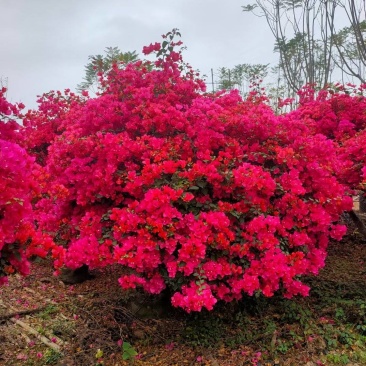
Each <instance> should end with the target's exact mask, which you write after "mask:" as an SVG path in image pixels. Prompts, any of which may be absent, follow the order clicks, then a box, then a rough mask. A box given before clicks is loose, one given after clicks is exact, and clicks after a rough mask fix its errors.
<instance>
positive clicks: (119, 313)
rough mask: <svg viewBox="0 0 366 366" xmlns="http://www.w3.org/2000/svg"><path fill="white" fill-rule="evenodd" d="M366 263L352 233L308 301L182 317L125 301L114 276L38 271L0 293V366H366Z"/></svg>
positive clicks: (250, 301)
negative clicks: (70, 277)
mask: <svg viewBox="0 0 366 366" xmlns="http://www.w3.org/2000/svg"><path fill="white" fill-rule="evenodd" d="M351 231H352V230H351ZM365 263H366V244H365V243H364V242H363V240H361V238H360V237H359V236H358V235H357V233H355V232H350V235H348V236H347V238H346V239H345V240H343V241H342V242H341V243H332V244H331V246H330V249H329V256H328V259H327V263H326V267H325V269H324V270H322V272H321V273H320V275H319V276H318V277H314V278H309V279H306V281H307V282H308V283H309V284H310V285H311V288H312V291H311V295H310V296H309V297H308V298H299V299H293V300H285V299H282V298H280V297H277V296H276V297H274V298H271V299H265V298H262V297H259V298H257V299H256V298H245V299H243V301H241V302H240V303H237V304H229V305H226V306H223V305H222V306H218V307H217V309H216V310H215V311H214V312H211V313H201V314H193V315H187V314H184V313H183V312H182V311H178V310H176V309H172V308H171V306H170V305H169V303H168V302H167V301H166V299H164V298H161V297H160V298H157V297H151V296H147V295H144V294H141V293H138V292H137V293H136V292H135V293H124V292H123V291H122V290H121V288H120V287H119V285H118V283H117V280H118V277H119V276H120V275H121V274H122V271H123V270H122V269H121V268H120V267H111V268H108V269H105V270H98V271H94V272H93V275H94V276H95V278H93V279H91V280H88V281H86V282H84V283H81V284H75V285H65V284H64V283H63V282H61V281H60V279H59V278H58V277H54V276H53V275H52V267H51V264H50V263H49V262H47V261H38V262H35V263H34V264H33V271H32V274H31V275H30V276H29V277H27V278H21V277H19V276H14V277H13V278H11V280H10V284H9V286H5V287H3V288H1V289H0V365H6V366H10V365H15V366H16V365H26V366H27V365H28V366H30V365H34V366H40V365H59V366H61V365H63V366H89V365H92V366H100V365H105V366H112V365H113V366H118V365H177V366H178V365H212V366H229V365H257V366H265V365H306V366H321V365H349V366H351V365H353V366H355V365H360V366H361V365H366V346H365V344H366V342H365V341H366V269H365Z"/></svg>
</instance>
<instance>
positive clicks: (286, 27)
mask: <svg viewBox="0 0 366 366" xmlns="http://www.w3.org/2000/svg"><path fill="white" fill-rule="evenodd" d="M326 3H327V2H326V1H317V0H305V1H303V0H269V1H268V0H266V1H262V0H257V1H256V3H255V4H254V5H247V6H243V11H246V12H248V11H249V12H252V13H254V14H256V15H258V16H264V17H265V18H266V21H267V24H268V25H269V28H270V30H271V32H272V34H273V35H274V37H275V48H274V50H275V51H276V52H278V53H279V56H280V57H279V58H280V60H279V68H280V69H281V71H282V74H283V77H284V79H285V81H286V83H287V84H288V86H289V88H290V90H291V91H292V94H293V95H295V94H296V93H297V91H298V90H299V89H300V88H301V87H302V86H303V85H304V84H314V83H317V84H318V85H319V87H323V86H325V85H326V84H328V83H329V82H330V81H331V75H332V71H333V63H332V50H333V44H332V37H331V32H330V28H331V27H333V23H334V11H335V9H334V8H331V9H332V10H333V13H330V12H329V7H327V6H326ZM257 10H259V12H258V13H257Z"/></svg>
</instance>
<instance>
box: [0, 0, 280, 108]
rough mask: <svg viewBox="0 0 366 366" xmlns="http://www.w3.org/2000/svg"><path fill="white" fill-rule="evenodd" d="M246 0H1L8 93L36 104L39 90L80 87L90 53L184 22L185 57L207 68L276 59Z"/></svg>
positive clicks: (130, 45) (0, 70)
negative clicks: (244, 11)
mask: <svg viewBox="0 0 366 366" xmlns="http://www.w3.org/2000/svg"><path fill="white" fill-rule="evenodd" d="M246 3H248V1H245V0H226V1H222V0H104V1H100V0H99V1H97V0H74V1H72V0H0V52H1V55H0V77H2V78H3V80H4V78H8V89H9V90H8V94H7V96H8V99H9V101H11V102H18V101H22V102H23V103H25V104H26V107H27V108H34V107H36V103H35V101H36V96H37V95H39V94H42V93H44V92H48V91H50V90H63V89H65V88H70V89H72V90H73V89H75V88H76V85H77V84H79V83H80V82H81V81H82V78H83V76H84V66H85V65H86V63H87V62H88V56H89V55H96V54H103V51H104V49H105V48H106V47H109V46H118V47H119V48H120V49H121V50H122V51H133V50H136V51H137V52H138V53H139V54H141V50H142V47H143V46H145V45H148V44H150V43H154V42H160V41H161V35H162V34H164V33H167V32H168V31H170V30H171V29H172V28H179V30H180V32H181V34H182V40H183V42H184V44H185V45H186V46H187V47H188V49H187V51H186V52H185V59H186V61H188V62H189V63H190V64H191V65H192V66H193V67H194V68H195V69H199V70H200V71H201V72H202V73H203V74H207V75H208V74H209V73H210V70H211V68H213V69H214V70H217V69H218V68H219V67H222V66H225V67H233V66H234V65H237V64H241V63H269V62H273V63H276V60H277V55H276V54H273V52H272V50H273V38H272V35H271V33H270V31H269V29H268V27H267V24H266V22H265V20H264V19H263V18H257V17H255V16H254V15H252V14H249V13H243V12H242V9H241V5H245V4H246Z"/></svg>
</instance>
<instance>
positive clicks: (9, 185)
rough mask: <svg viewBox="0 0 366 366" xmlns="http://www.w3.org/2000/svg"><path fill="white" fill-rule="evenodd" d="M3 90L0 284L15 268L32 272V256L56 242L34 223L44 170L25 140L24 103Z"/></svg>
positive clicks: (0, 113) (43, 252)
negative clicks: (13, 101) (10, 99)
mask: <svg viewBox="0 0 366 366" xmlns="http://www.w3.org/2000/svg"><path fill="white" fill-rule="evenodd" d="M5 92H6V90H5V89H2V90H1V91H0V285H1V284H3V283H5V282H6V281H7V276H8V275H9V274H12V273H14V272H19V273H21V274H27V273H28V272H29V261H28V259H27V258H28V257H29V256H31V255H41V256H45V255H46V254H47V252H48V250H49V249H50V248H51V246H52V240H51V239H50V238H46V237H43V235H42V234H41V233H40V232H37V230H36V229H35V226H34V217H33V209H32V199H33V198H35V197H36V195H37V194H38V193H39V185H38V178H39V174H40V171H39V169H38V167H37V165H36V164H34V158H31V157H30V156H29V155H28V154H27V152H26V151H25V149H24V148H22V147H20V146H19V145H18V144H17V143H16V142H22V135H21V133H20V130H21V128H22V127H21V125H19V124H18V123H17V121H16V119H17V118H19V117H20V109H21V108H22V107H23V106H22V105H21V104H19V105H13V104H11V103H9V102H8V101H7V100H6V98H5Z"/></svg>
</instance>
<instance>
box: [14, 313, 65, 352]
mask: <svg viewBox="0 0 366 366" xmlns="http://www.w3.org/2000/svg"><path fill="white" fill-rule="evenodd" d="M10 321H11V322H13V323H15V324H17V325H19V326H20V327H22V328H23V329H25V330H26V331H27V332H29V333H31V334H33V335H34V336H35V337H36V338H37V339H39V340H40V341H41V342H43V343H44V344H45V345H46V346H48V347H50V348H52V349H53V350H54V351H56V352H58V353H61V348H60V346H59V345H58V344H56V343H52V342H51V341H50V340H49V339H48V338H46V337H44V336H43V335H42V334H40V333H39V332H37V331H36V330H35V329H34V328H32V327H30V326H29V325H28V324H25V323H23V322H22V321H21V320H18V319H14V318H10Z"/></svg>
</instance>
